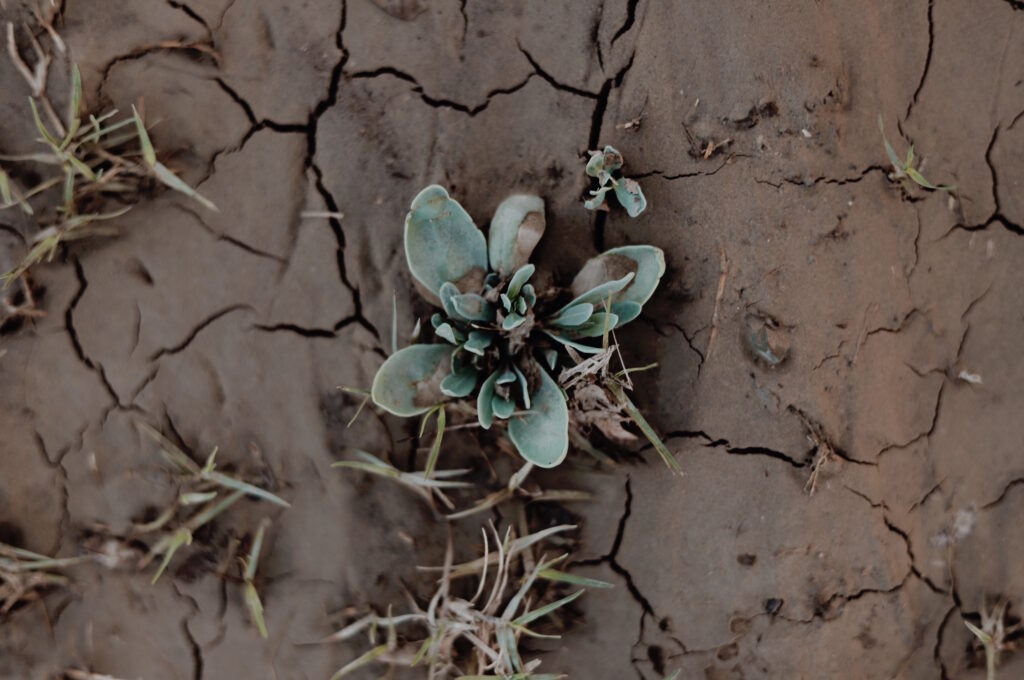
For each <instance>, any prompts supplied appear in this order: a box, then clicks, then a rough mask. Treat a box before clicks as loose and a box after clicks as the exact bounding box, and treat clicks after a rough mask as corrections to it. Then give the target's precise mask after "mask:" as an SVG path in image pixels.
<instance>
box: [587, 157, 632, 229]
mask: <svg viewBox="0 0 1024 680" xmlns="http://www.w3.org/2000/svg"><path fill="white" fill-rule="evenodd" d="M623 162H624V161H623V158H622V154H621V153H619V152H618V151H617V150H616V149H615V147H612V146H606V147H604V151H591V152H590V160H589V161H588V162H587V174H588V175H589V176H591V177H594V178H596V179H597V183H598V187H597V189H594V190H593V191H591V192H590V195H591V196H593V198H591V199H590V200H588V201H585V202H584V203H583V207H584V208H586V209H587V210H608V202H607V201H606V200H605V194H607V193H608V192H609V191H614V192H615V198H616V199H618V201H619V203H620V204H621V205H622V207H623V208H625V209H626V214H627V215H629V216H630V217H636V216H637V215H639V214H640V213H642V212H643V211H644V209H645V208H646V207H647V199H646V198H644V192H643V191H641V190H640V184H639V183H638V182H637V181H636V180H632V179H629V178H627V177H623V176H622V164H623Z"/></svg>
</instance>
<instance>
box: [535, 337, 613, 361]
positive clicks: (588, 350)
mask: <svg viewBox="0 0 1024 680" xmlns="http://www.w3.org/2000/svg"><path fill="white" fill-rule="evenodd" d="M544 333H545V334H546V335H547V336H548V337H550V338H551V339H552V340H556V341H558V342H560V343H562V344H563V345H565V346H566V347H572V348H573V349H574V350H576V351H577V352H579V353H580V354H600V353H601V352H603V351H604V350H603V349H602V348H600V347H592V346H591V345H584V344H583V343H581V342H575V341H574V340H570V339H569V338H567V337H565V336H564V335H558V334H557V333H552V332H551V331H544ZM548 364H549V365H551V367H552V370H553V369H554V359H552V358H551V357H550V355H549V357H548Z"/></svg>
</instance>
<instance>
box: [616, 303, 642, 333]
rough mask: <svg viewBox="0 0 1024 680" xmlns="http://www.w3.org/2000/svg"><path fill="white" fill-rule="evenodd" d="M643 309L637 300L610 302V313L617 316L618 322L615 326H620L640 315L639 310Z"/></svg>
mask: <svg viewBox="0 0 1024 680" xmlns="http://www.w3.org/2000/svg"><path fill="white" fill-rule="evenodd" d="M642 310H643V305H641V304H640V303H639V302H633V301H632V300H620V301H618V302H613V303H612V314H614V315H615V316H617V317H618V319H619V320H618V323H616V324H615V328H622V327H623V326H625V325H626V324H627V323H629V322H630V321H632V320H634V319H635V318H637V317H638V316H640V312H641V311H642Z"/></svg>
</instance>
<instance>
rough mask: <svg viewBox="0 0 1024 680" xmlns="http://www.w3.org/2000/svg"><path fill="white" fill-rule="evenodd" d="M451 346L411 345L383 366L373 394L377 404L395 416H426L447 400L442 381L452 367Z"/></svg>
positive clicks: (376, 377) (375, 378)
mask: <svg viewBox="0 0 1024 680" xmlns="http://www.w3.org/2000/svg"><path fill="white" fill-rule="evenodd" d="M450 357H451V347H450V346H449V345H410V346H408V347H404V348H402V349H400V350H398V351H397V352H395V353H394V354H392V355H391V356H390V357H388V359H387V360H386V361H385V362H384V363H383V364H382V365H381V367H380V368H379V369H378V370H377V375H376V376H374V378H373V386H372V387H371V388H370V394H371V395H372V396H373V401H374V403H375V404H377V405H378V406H380V407H381V408H383V409H384V410H386V411H388V412H389V413H393V414H395V415H396V416H405V417H408V416H415V415H419V414H421V413H426V412H427V411H429V410H430V409H431V408H433V407H434V406H436V405H437V404H439V403H440V402H441V401H443V400H444V393H443V392H441V381H442V380H443V379H444V377H445V376H446V375H448V373H449V372H450V371H449V367H450V364H451V359H450Z"/></svg>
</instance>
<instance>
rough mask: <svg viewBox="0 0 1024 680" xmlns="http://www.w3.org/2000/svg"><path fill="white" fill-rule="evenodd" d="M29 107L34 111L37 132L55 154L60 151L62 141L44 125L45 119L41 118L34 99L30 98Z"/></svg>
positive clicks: (33, 117) (33, 118)
mask: <svg viewBox="0 0 1024 680" xmlns="http://www.w3.org/2000/svg"><path fill="white" fill-rule="evenodd" d="M28 105H29V107H31V109H32V120H34V121H35V124H36V130H38V131H39V134H41V135H42V136H43V141H45V142H46V143H47V144H49V145H50V146H52V147H53V150H54V152H59V151H60V140H58V139H57V138H56V137H54V136H53V135H51V134H50V131H49V130H47V129H46V126H45V125H43V119H42V118H40V117H39V109H38V108H36V102H35V100H34V99H32V97H29V98H28Z"/></svg>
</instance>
